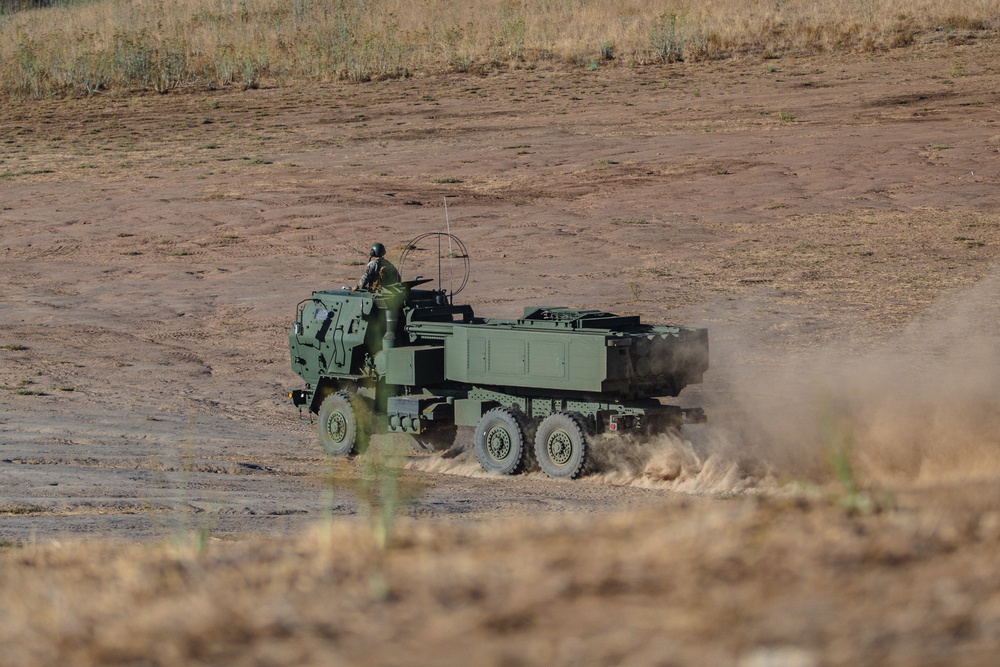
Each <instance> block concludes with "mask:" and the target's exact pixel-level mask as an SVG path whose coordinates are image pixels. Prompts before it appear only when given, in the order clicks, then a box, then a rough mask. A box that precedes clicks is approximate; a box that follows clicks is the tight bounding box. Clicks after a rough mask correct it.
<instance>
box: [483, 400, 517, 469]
mask: <svg viewBox="0 0 1000 667" xmlns="http://www.w3.org/2000/svg"><path fill="white" fill-rule="evenodd" d="M473 443H474V446H475V450H476V458H477V459H479V465H481V466H482V467H483V470H485V471H486V472H496V473H500V474H501V475H514V474H517V473H519V472H521V470H522V469H523V468H524V460H525V454H526V452H525V449H526V439H525V437H524V427H523V426H522V424H521V419H519V418H518V416H517V415H516V414H515V413H514V411H513V410H510V409H508V408H493V409H492V410H490V411H489V412H487V413H486V414H485V415H483V418H482V419H480V420H479V424H477V425H476V435H475V436H474V438H473ZM504 449H505V450H506V451H498V450H504ZM498 453H502V454H503V455H502V456H499V457H498V456H497V454H498Z"/></svg>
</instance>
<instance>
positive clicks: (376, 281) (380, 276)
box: [356, 243, 399, 292]
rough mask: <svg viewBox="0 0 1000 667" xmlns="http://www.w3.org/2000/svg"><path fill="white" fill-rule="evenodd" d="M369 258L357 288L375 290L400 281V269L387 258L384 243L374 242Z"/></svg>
mask: <svg viewBox="0 0 1000 667" xmlns="http://www.w3.org/2000/svg"><path fill="white" fill-rule="evenodd" d="M368 258H369V259H368V266H367V268H365V272H364V274H363V275H362V276H361V280H359V281H358V286H357V288H356V289H363V290H371V291H373V292H374V291H375V290H377V289H379V288H380V287H387V286H389V285H395V284H396V283H398V282H399V271H397V270H396V267H395V266H393V265H392V262H390V261H389V260H387V259H386V258H385V246H384V245H382V244H381V243H373V244H372V250H371V252H370V253H369V254H368Z"/></svg>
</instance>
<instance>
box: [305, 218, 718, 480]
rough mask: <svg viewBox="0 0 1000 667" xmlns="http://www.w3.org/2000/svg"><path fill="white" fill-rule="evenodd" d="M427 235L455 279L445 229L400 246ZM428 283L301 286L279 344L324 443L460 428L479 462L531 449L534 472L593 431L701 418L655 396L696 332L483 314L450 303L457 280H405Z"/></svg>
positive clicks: (576, 464)
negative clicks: (470, 430)
mask: <svg viewBox="0 0 1000 667" xmlns="http://www.w3.org/2000/svg"><path fill="white" fill-rule="evenodd" d="M427 237H437V245H438V246H439V248H440V242H441V238H442V237H447V238H449V239H450V240H451V242H452V244H453V245H454V246H455V247H457V248H459V249H460V252H461V254H460V255H458V256H460V257H462V258H464V260H465V265H464V266H465V278H466V280H467V279H468V255H467V254H466V253H465V248H464V246H462V244H461V241H459V240H458V239H457V238H455V237H453V236H450V235H444V234H439V233H431V234H425V235H423V236H421V237H418V238H416V239H414V240H413V241H411V242H410V244H409V245H408V246H407V252H409V250H410V249H413V248H416V244H417V243H418V242H420V241H421V240H424V239H426V238H427ZM406 254H407V253H406V252H404V255H403V258H402V259H401V260H400V270H402V269H403V264H404V262H405V260H406ZM454 255H455V253H453V256H454ZM439 256H440V250H439ZM439 267H440V264H439ZM439 275H440V270H439ZM428 282H430V280H429V279H427V280H420V279H418V280H411V281H405V282H402V283H399V284H397V285H395V286H390V287H387V288H383V289H381V290H378V291H375V292H367V291H352V290H350V289H347V288H345V289H334V290H325V291H319V292H313V294H312V296H311V297H310V298H308V299H306V300H304V301H302V302H301V303H299V304H298V307H297V308H296V317H295V323H294V325H293V327H292V331H291V333H290V334H289V337H288V343H289V350H290V353H291V362H292V370H294V371H295V372H296V373H297V374H298V375H300V376H301V377H302V379H303V380H304V381H305V384H306V387H305V389H297V390H294V391H292V392H290V393H289V398H291V399H292V402H293V403H294V404H295V405H296V406H298V407H299V408H300V409H302V408H305V409H308V410H309V411H310V412H311V413H315V414H316V415H317V416H318V431H319V439H320V442H321V443H322V445H323V448H324V449H325V450H326V452H327V453H329V454H331V455H335V456H344V455H349V454H352V453H354V452H356V451H357V448H358V446H359V444H361V443H363V442H365V441H366V439H367V436H368V435H369V434H371V433H405V434H409V435H410V436H411V437H412V439H413V441H414V442H415V443H417V444H418V446H421V447H429V446H432V445H434V444H440V443H450V441H451V440H454V437H455V432H456V427H457V426H474V427H475V438H474V444H475V451H476V456H477V458H478V459H479V462H480V464H481V465H482V467H483V468H484V469H485V470H488V471H494V472H498V473H502V474H514V473H517V472H520V471H521V470H523V469H524V467H525V465H526V464H527V463H528V462H529V459H530V457H532V456H533V457H534V458H535V460H537V462H538V465H539V466H540V467H541V469H542V470H543V471H545V473H547V474H548V475H550V476H552V477H559V478H573V477H576V476H578V475H579V474H580V473H581V471H582V470H583V469H584V466H585V464H586V461H587V450H588V447H589V446H590V445H591V440H592V437H593V436H594V435H596V434H599V433H604V432H615V433H629V432H632V433H642V434H656V433H661V432H664V431H667V430H670V429H673V428H676V427H677V426H679V425H681V424H686V423H700V422H704V421H705V414H704V412H703V411H702V410H701V409H700V408H689V409H683V408H680V407H677V406H674V405H669V404H664V403H661V402H660V401H659V400H657V399H658V398H659V397H673V396H677V395H678V394H679V393H680V392H681V390H682V389H684V387H686V386H687V385H689V384H695V383H698V382H701V380H702V374H703V373H704V372H705V371H706V370H707V369H708V332H707V330H705V329H692V328H685V327H674V326H652V325H649V324H642V323H641V322H640V318H639V317H637V316H618V315H613V314H611V313H605V312H601V311H597V310H578V309H570V308H561V307H544V306H534V307H528V308H525V310H524V315H523V316H522V317H521V318H519V319H484V318H481V317H476V316H475V314H474V313H473V311H472V308H471V307H470V306H468V305H455V304H454V302H453V298H452V297H453V296H454V294H455V293H457V291H460V289H461V288H459V290H456V291H455V292H451V293H449V292H448V291H445V290H442V289H418V287H420V286H421V285H423V284H425V283H428ZM464 284H465V283H464V281H463V283H462V285H463V286H464ZM439 286H440V278H439Z"/></svg>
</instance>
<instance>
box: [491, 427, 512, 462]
mask: <svg viewBox="0 0 1000 667" xmlns="http://www.w3.org/2000/svg"><path fill="white" fill-rule="evenodd" d="M486 451H487V452H488V453H489V455H490V457H491V458H493V459H494V460H497V461H503V460H504V459H506V458H507V457H508V456H510V433H508V432H507V429H505V428H503V427H500V426H494V427H493V428H491V429H490V430H489V431H487V432H486Z"/></svg>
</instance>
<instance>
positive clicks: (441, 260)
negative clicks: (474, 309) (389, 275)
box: [399, 232, 471, 301]
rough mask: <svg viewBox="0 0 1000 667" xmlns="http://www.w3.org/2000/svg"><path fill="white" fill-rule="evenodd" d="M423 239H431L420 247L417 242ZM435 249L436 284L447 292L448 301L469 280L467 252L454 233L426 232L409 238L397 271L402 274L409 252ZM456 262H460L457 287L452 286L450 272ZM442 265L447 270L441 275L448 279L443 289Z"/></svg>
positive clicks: (463, 287)
mask: <svg viewBox="0 0 1000 667" xmlns="http://www.w3.org/2000/svg"><path fill="white" fill-rule="evenodd" d="M425 239H432V241H431V242H430V243H428V244H427V246H426V247H424V248H421V247H420V246H419V243H420V242H421V241H424V240H425ZM435 249H436V250H437V286H438V289H439V290H441V291H447V292H448V299H449V301H450V300H451V298H452V297H454V296H455V295H456V294H458V293H459V292H461V291H462V290H463V289H465V286H466V284H468V282H469V270H470V268H471V265H470V262H469V253H468V251H467V250H466V249H465V244H464V243H462V240H461V239H460V238H458V237H457V236H455V235H454V234H448V233H446V232H427V233H426V234H421V235H420V236H417V237H416V238H414V239H412V240H410V242H409V243H407V244H406V247H405V248H404V249H403V254H402V255H401V256H400V258H399V271H400V274H402V272H403V267H404V266H405V265H406V260H407V259H409V258H410V254H411V253H416V252H420V251H428V250H429V251H431V252H433V251H434V250H435ZM458 263H461V272H462V279H461V281H459V282H458V287H457V288H455V287H453V285H454V283H455V281H454V280H453V278H454V276H453V275H452V274H451V269H452V268H453V267H454V265H455V264H458ZM442 266H444V268H445V270H446V271H447V273H446V275H444V276H443V277H444V278H447V279H449V281H450V283H449V287H448V289H447V290H445V288H444V283H443V282H442V274H441V271H442Z"/></svg>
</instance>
